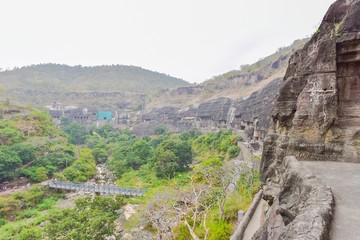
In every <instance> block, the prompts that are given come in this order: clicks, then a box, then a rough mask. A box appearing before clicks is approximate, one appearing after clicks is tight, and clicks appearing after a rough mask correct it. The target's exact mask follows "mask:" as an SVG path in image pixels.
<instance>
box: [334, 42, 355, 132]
mask: <svg viewBox="0 0 360 240" xmlns="http://www.w3.org/2000/svg"><path fill="white" fill-rule="evenodd" d="M337 82H338V89H339V107H338V116H339V124H340V126H347V127H358V126H360V39H357V40H352V41H346V42H341V43H338V44H337Z"/></svg>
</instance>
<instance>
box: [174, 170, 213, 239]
mask: <svg viewBox="0 0 360 240" xmlns="http://www.w3.org/2000/svg"><path fill="white" fill-rule="evenodd" d="M214 204H216V200H215V199H214V198H213V196H212V190H211V187H210V186H207V185H204V184H199V183H196V182H195V181H194V176H192V177H191V183H190V188H188V189H186V190H180V191H179V194H178V198H177V200H176V201H175V202H174V204H173V209H174V213H175V214H177V215H178V216H179V220H180V221H181V222H183V223H184V224H185V225H186V227H187V228H188V230H189V232H190V235H191V237H192V238H193V239H194V240H199V239H200V238H199V237H198V236H197V235H196V233H195V228H196V225H197V223H198V222H201V224H202V225H203V227H204V230H205V236H204V239H207V237H208V234H209V229H208V228H207V226H206V218H207V214H208V213H209V211H210V209H211V208H212V207H213V206H214ZM189 219H191V221H189Z"/></svg>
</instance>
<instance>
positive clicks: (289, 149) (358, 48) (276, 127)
mask: <svg viewBox="0 0 360 240" xmlns="http://www.w3.org/2000/svg"><path fill="white" fill-rule="evenodd" d="M289 156H294V157H289ZM296 159H298V160H307V161H315V160H316V161H339V162H357V163H360V0H338V1H336V2H335V3H334V4H333V5H332V6H331V7H330V9H329V10H328V12H327V13H326V15H325V17H324V19H323V22H322V24H321V25H320V28H319V30H318V31H317V32H316V33H315V34H314V36H313V37H312V38H311V40H310V41H309V42H308V43H307V44H306V45H305V46H304V47H303V48H302V49H300V50H298V51H296V52H295V53H294V55H293V56H292V57H291V59H290V61H289V67H288V69H287V72H286V75H285V78H284V82H283V83H282V87H281V89H280V91H279V94H278V98H277V100H276V101H275V104H274V109H273V111H272V114H271V120H270V128H269V130H268V135H267V136H266V138H265V142H264V149H263V156H262V162H261V169H260V170H261V180H262V182H263V183H264V187H263V190H264V191H263V193H264V199H265V200H267V201H268V202H269V205H270V209H269V210H268V211H267V215H266V221H265V223H264V225H263V226H262V227H261V229H260V230H259V231H258V232H257V233H256V234H255V235H254V237H253V239H310V238H311V239H328V238H329V228H330V223H331V219H332V214H333V204H334V202H333V198H332V193H331V190H330V189H328V188H327V187H326V186H324V185H322V184H321V182H319V181H318V179H317V178H316V177H315V176H311V175H310V174H309V173H308V172H307V170H306V169H304V168H303V167H302V166H301V164H299V163H298V162H297V160H296Z"/></svg>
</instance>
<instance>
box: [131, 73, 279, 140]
mask: <svg viewBox="0 0 360 240" xmlns="http://www.w3.org/2000/svg"><path fill="white" fill-rule="evenodd" d="M281 83H282V78H277V79H275V80H274V81H272V82H270V83H269V84H267V85H265V86H264V87H263V88H262V89H260V90H258V91H256V92H254V93H253V94H251V95H250V96H249V97H248V98H247V99H244V100H241V101H238V100H236V101H235V100H232V99H230V98H226V97H220V98H217V99H213V100H210V101H206V102H203V103H201V104H198V105H194V106H192V107H189V108H185V109H180V108H176V107H163V108H156V109H152V110H151V111H148V112H145V113H143V114H142V115H141V116H140V119H141V123H140V124H137V125H136V127H134V131H136V133H137V134H149V133H150V134H151V133H152V131H153V128H154V126H156V125H159V124H163V125H165V126H167V127H168V128H170V129H172V130H173V131H176V132H180V131H185V130H189V129H192V128H197V129H203V130H206V129H208V130H214V129H221V128H236V129H242V130H246V133H247V136H248V138H249V139H252V138H263V137H264V136H265V133H266V130H267V128H268V126H269V122H270V115H271V114H270V113H271V109H272V108H273V105H274V100H275V99H276V93H277V92H278V91H279V89H280V86H281Z"/></svg>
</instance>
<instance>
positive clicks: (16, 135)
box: [0, 124, 24, 146]
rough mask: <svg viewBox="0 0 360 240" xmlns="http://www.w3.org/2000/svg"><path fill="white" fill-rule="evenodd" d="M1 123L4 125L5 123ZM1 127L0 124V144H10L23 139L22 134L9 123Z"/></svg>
mask: <svg viewBox="0 0 360 240" xmlns="http://www.w3.org/2000/svg"><path fill="white" fill-rule="evenodd" d="M2 125H3V126H4V125H5V124H2ZM1 127H2V126H1V125H0V144H2V145H8V146H10V145H13V144H16V143H19V142H21V141H22V140H23V139H24V134H23V133H22V132H21V131H20V130H18V129H16V128H14V127H12V126H11V125H10V124H6V125H5V127H4V128H1Z"/></svg>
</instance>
